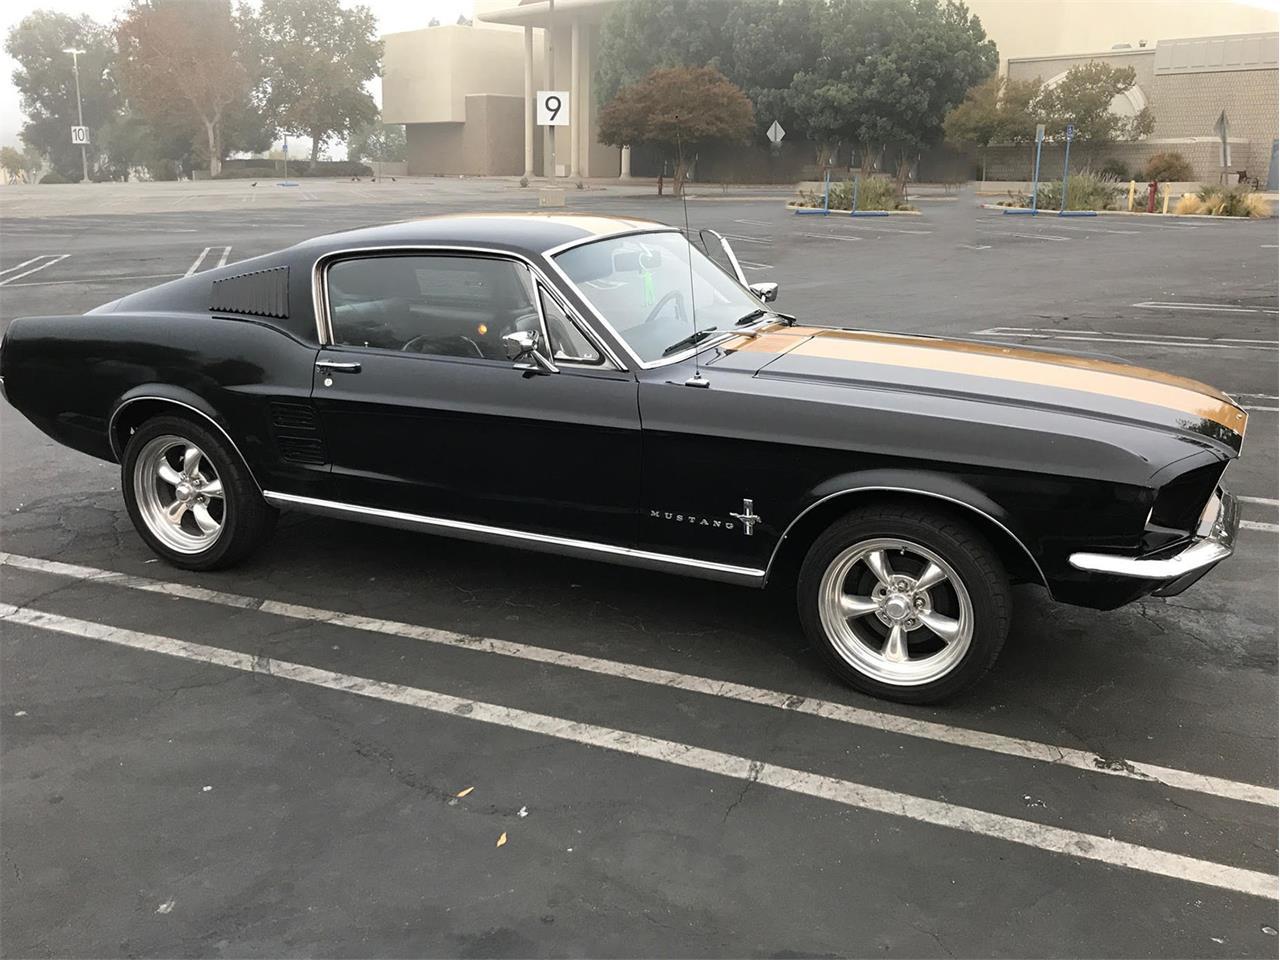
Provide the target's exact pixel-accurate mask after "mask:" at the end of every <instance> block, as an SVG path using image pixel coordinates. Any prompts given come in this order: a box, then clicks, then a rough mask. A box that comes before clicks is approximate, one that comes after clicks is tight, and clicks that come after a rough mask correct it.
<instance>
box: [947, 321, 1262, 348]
mask: <svg viewBox="0 0 1280 960" xmlns="http://www.w3.org/2000/svg"><path fill="white" fill-rule="evenodd" d="M971 335H972V336H975V337H1022V338H1024V339H1028V340H1068V341H1077V342H1085V343H1135V344H1141V345H1145V346H1151V347H1170V348H1175V349H1181V350H1275V349H1277V348H1280V343H1277V342H1276V341H1275V340H1242V339H1236V338H1227V337H1224V338H1222V339H1219V340H1211V339H1209V338H1208V337H1183V336H1171V335H1170V336H1166V335H1165V334H1161V333H1144V334H1138V335H1136V336H1131V337H1122V336H1116V335H1106V334H1098V333H1094V332H1093V331H1078V332H1068V331H1065V330H1054V329H1045V328H1042V327H988V328H987V329H986V330H976V331H974V332H973V334H971Z"/></svg>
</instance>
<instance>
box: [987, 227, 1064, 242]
mask: <svg viewBox="0 0 1280 960" xmlns="http://www.w3.org/2000/svg"><path fill="white" fill-rule="evenodd" d="M986 232H987V233H994V232H995V231H992V230H988V231H986ZM1000 232H1001V233H1004V231H1000ZM1005 236H1009V237H1021V238H1022V239H1023V240H1052V241H1053V242H1054V243H1064V242H1066V241H1068V240H1070V239H1071V238H1070V237H1059V236H1056V235H1055V234H1052V233H1009V234H1005Z"/></svg>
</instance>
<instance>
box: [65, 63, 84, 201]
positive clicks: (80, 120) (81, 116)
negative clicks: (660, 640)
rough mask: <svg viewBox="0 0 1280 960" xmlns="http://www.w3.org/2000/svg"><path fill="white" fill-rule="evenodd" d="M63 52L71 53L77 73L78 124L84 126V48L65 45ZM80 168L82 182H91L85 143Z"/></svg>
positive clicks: (82, 146) (81, 148)
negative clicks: (82, 83) (81, 58)
mask: <svg viewBox="0 0 1280 960" xmlns="http://www.w3.org/2000/svg"><path fill="white" fill-rule="evenodd" d="M62 52H63V53H69V54H71V69H72V70H73V71H75V75H76V120H77V125H78V126H81V127H83V126H84V107H83V106H81V104H80V54H82V53H84V51H83V50H77V49H76V48H75V47H64V48H63V50H62ZM80 169H81V171H82V172H83V174H84V176H83V177H82V179H81V180H80V182H81V183H88V182H89V154H88V152H87V151H86V150H85V146H84V144H83V143H82V144H80Z"/></svg>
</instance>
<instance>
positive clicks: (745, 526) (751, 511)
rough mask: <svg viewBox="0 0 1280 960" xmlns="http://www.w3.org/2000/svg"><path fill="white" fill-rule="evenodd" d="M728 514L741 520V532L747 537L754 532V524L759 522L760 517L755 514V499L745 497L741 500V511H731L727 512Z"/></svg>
mask: <svg viewBox="0 0 1280 960" xmlns="http://www.w3.org/2000/svg"><path fill="white" fill-rule="evenodd" d="M729 516H731V517H733V519H735V520H737V521H739V522H741V524H742V532H743V533H745V534H746V535H747V536H748V537H750V536H752V535H753V533H754V532H755V526H756V524H757V523H759V522H760V518H759V517H758V516H756V511H755V501H753V500H748V499H746V498H745V497H744V498H743V500H742V512H741V513H731V514H729Z"/></svg>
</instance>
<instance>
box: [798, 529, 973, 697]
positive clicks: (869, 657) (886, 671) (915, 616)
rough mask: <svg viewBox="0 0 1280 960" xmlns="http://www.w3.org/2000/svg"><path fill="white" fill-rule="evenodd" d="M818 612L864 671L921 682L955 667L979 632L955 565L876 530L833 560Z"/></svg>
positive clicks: (890, 680) (835, 641)
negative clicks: (869, 536)
mask: <svg viewBox="0 0 1280 960" xmlns="http://www.w3.org/2000/svg"><path fill="white" fill-rule="evenodd" d="M818 604H819V608H818V614H819V617H820V618H821V621H822V626H823V628H824V629H825V631H826V633H827V636H828V637H829V638H830V641H831V645H832V647H833V648H834V650H835V652H836V653H837V654H838V655H839V656H840V657H841V658H843V659H844V660H846V661H847V662H848V663H849V665H850V666H852V667H853V668H854V669H855V670H857V671H858V672H860V673H862V674H865V675H866V676H869V677H871V678H872V679H874V680H878V681H879V682H881V683H885V684H891V685H905V686H918V685H921V684H926V683H930V682H932V681H934V680H937V679H939V678H941V677H944V676H946V675H947V674H948V673H950V672H951V671H952V670H953V669H954V668H955V667H956V665H957V664H958V663H959V662H960V661H961V660H963V659H964V656H965V654H966V653H967V651H968V649H969V644H970V641H971V640H972V638H973V625H974V614H973V603H972V601H971V600H970V597H969V591H968V590H967V589H966V588H965V585H964V582H963V581H962V580H961V578H960V576H959V575H958V574H957V573H956V571H955V569H954V568H953V567H952V566H951V565H950V564H949V563H948V562H947V561H946V560H945V559H944V558H943V557H942V556H940V555H939V554H938V553H936V552H935V551H933V550H930V549H929V548H928V547H926V546H923V545H922V544H919V543H914V542H912V541H910V540H905V539H898V538H893V537H877V538H874V539H868V540H862V541H860V542H858V543H854V544H852V545H851V546H849V547H847V548H846V549H844V550H843V551H841V552H840V553H839V554H837V555H836V557H835V558H834V559H833V560H832V561H831V563H830V565H829V566H828V567H827V569H826V572H825V573H824V574H823V576H822V581H821V584H820V586H819V591H818Z"/></svg>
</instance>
